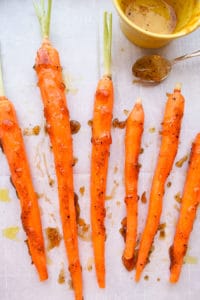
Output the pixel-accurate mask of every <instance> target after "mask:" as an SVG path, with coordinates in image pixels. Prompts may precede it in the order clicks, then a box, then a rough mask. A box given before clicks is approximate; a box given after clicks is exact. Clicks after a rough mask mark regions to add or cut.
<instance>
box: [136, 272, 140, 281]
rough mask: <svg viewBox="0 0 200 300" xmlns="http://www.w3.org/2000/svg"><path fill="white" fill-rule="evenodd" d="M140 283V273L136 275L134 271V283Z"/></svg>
mask: <svg viewBox="0 0 200 300" xmlns="http://www.w3.org/2000/svg"><path fill="white" fill-rule="evenodd" d="M139 281H140V273H138V272H137V271H136V274H135V282H139Z"/></svg>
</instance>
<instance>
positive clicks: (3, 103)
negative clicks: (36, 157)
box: [0, 64, 48, 280]
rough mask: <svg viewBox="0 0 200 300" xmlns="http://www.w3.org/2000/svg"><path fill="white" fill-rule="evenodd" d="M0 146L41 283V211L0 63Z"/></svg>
mask: <svg viewBox="0 0 200 300" xmlns="http://www.w3.org/2000/svg"><path fill="white" fill-rule="evenodd" d="M0 144H1V145H2V148H3V151H4V153H5V155H6V158H7V161H8V165H9V168H10V173H11V179H12V183H13V185H14V187H15V189H16V191H17V195H18V197H19V200H20V205H21V220H22V225H23V228H24V231H25V232H26V235H27V244H28V248H29V253H30V255H31V258H32V261H33V263H34V265H35V267H36V269H37V271H38V274H39V277H40V280H45V279H47V278H48V274H47V268H46V255H45V249H44V240H43V233H42V225H41V220H40V211H39V207H38V202H37V197H36V193H35V191H34V187H33V183H32V179H31V173H30V168H29V163H28V160H27V156H26V150H25V146H24V141H23V137H22V132H21V129H20V127H19V123H18V120H17V116H16V112H15V108H14V106H13V104H12V103H11V102H10V101H9V100H8V99H7V98H6V97H5V95H4V90H3V80H2V71H1V64H0Z"/></svg>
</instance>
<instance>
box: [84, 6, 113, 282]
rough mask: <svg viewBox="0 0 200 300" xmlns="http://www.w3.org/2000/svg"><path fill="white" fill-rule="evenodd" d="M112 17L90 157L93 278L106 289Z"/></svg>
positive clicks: (106, 33) (106, 19)
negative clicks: (94, 276)
mask: <svg viewBox="0 0 200 300" xmlns="http://www.w3.org/2000/svg"><path fill="white" fill-rule="evenodd" d="M111 39H112V15H111V14H110V15H107V13H106V12H105V13H104V68H105V70H104V71H105V73H104V76H103V77H102V78H101V79H100V80H99V82H98V85H97V90H96V94H95V99H94V112H93V126H92V156H91V179H90V191H91V227H92V243H93V250H94V260H95V268H96V276H97V281H98V284H99V287H101V288H104V287H105V257H104V256H105V239H106V234H105V227H104V217H105V193H106V181H107V171H108V159H109V151H110V144H111V142H112V140H111V122H112V110H113V98H114V95H113V83H112V79H111V72H110V66H111Z"/></svg>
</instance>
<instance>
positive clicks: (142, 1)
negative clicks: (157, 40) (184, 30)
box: [125, 0, 177, 34]
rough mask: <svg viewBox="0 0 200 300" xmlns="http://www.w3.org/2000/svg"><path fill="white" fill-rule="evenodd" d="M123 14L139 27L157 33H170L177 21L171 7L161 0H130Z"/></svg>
mask: <svg viewBox="0 0 200 300" xmlns="http://www.w3.org/2000/svg"><path fill="white" fill-rule="evenodd" d="M125 14H126V16H127V18H128V19H129V20H130V21H131V22H133V23H134V24H136V25H137V26H139V27H140V28H142V29H144V30H146V31H150V32H154V33H159V34H170V33H172V32H173V31H174V29H175V27H176V23H177V18H176V13H175V11H174V9H173V7H172V6H170V5H169V4H167V3H166V2H165V1H163V0H160V1H158V0H132V1H130V2H129V3H128V5H127V7H126V9H125Z"/></svg>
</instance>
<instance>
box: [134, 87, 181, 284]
mask: <svg viewBox="0 0 200 300" xmlns="http://www.w3.org/2000/svg"><path fill="white" fill-rule="evenodd" d="M183 111H184V98H183V96H182V95H181V89H180V85H177V86H176V87H175V89H174V92H173V94H171V95H169V97H168V100H167V103H166V107H165V113H164V119H163V123H162V141H161V146H160V152H159V156H158V161H157V166H156V169H155V173H154V177H153V181H152V186H151V193H150V200H149V211H148V215H147V219H146V224H145V228H144V231H143V233H142V237H141V242H140V247H139V253H138V260H137V264H136V275H135V280H136V281H139V279H140V276H141V273H142V271H143V269H144V267H145V265H146V263H147V261H148V256H149V254H150V250H151V246H152V243H153V240H154V236H155V234H156V232H157V230H158V225H159V222H160V216H161V212H162V199H163V196H164V187H165V182H166V179H167V177H168V175H169V173H170V171H171V169H172V166H173V163H174V159H175V156H176V153H177V149H178V143H179V134H180V129H181V120H182V116H183Z"/></svg>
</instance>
